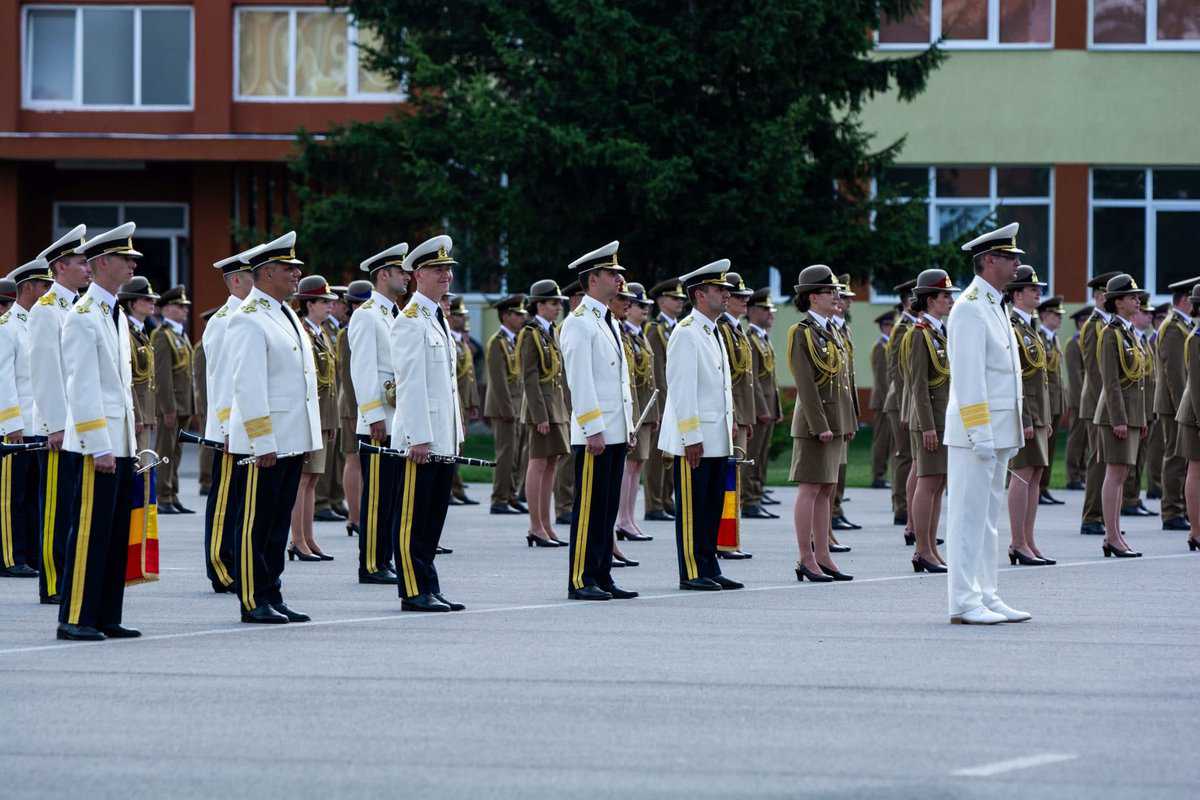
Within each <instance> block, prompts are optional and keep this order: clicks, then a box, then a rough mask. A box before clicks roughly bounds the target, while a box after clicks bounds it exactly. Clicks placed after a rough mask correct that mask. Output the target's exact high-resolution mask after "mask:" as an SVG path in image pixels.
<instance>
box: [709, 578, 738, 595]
mask: <svg viewBox="0 0 1200 800" xmlns="http://www.w3.org/2000/svg"><path fill="white" fill-rule="evenodd" d="M709 580H710V581H714V582H716V583H717V584H719V585H720V587H721V588H722V589H729V590H730V591H732V590H734V589H745V588H746V584H744V583H742V582H741V581H735V580H734V579H733V578H726V577H725V576H724V575H714V576H712V577H711V578H709Z"/></svg>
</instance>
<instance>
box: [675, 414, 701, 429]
mask: <svg viewBox="0 0 1200 800" xmlns="http://www.w3.org/2000/svg"><path fill="white" fill-rule="evenodd" d="M699 427H700V418H699V417H688V418H687V419H681V420H679V432H680V433H691V432H692V431H694V430H696V429H697V428H699Z"/></svg>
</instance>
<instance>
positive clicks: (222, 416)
mask: <svg viewBox="0 0 1200 800" xmlns="http://www.w3.org/2000/svg"><path fill="white" fill-rule="evenodd" d="M230 410H231V409H228V408H222V409H220V410H219V411H217V419H218V420H219V421H221V422H229V412H230Z"/></svg>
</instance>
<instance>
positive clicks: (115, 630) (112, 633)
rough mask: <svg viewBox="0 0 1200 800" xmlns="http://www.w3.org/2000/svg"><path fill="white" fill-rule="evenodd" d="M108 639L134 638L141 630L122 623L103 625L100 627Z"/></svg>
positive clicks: (140, 633) (139, 634)
mask: <svg viewBox="0 0 1200 800" xmlns="http://www.w3.org/2000/svg"><path fill="white" fill-rule="evenodd" d="M100 632H101V633H103V634H104V635H105V636H106V637H108V638H109V639H136V638H138V637H139V636H141V635H142V632H141V631H139V630H138V629H136V628H126V627H125V626H124V625H105V626H104V627H102V628H100Z"/></svg>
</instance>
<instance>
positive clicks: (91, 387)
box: [58, 222, 142, 641]
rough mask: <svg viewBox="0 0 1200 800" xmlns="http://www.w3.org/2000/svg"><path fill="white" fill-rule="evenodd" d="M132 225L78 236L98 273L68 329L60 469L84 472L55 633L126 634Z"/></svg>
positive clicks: (129, 631)
mask: <svg viewBox="0 0 1200 800" xmlns="http://www.w3.org/2000/svg"><path fill="white" fill-rule="evenodd" d="M134 230H135V226H134V224H133V223H132V222H127V223H125V224H124V225H121V226H120V227H117V228H114V229H113V230H111V231H108V232H107V233H102V234H100V235H99V236H96V237H94V238H92V239H89V240H88V241H86V242H84V243H83V244H82V245H80V246H79V247H78V248H77V250H76V252H77V253H78V254H79V255H81V256H83V257H85V258H86V259H87V261H88V264H89V265H90V266H91V271H92V282H91V285H90V286H89V287H88V290H87V292H86V293H85V294H84V295H83V297H81V298H80V299H79V302H78V303H76V304H75V306H74V308H72V309H71V313H70V314H68V315H67V319H66V321H65V322H64V323H63V331H62V359H63V374H64V375H65V376H66V398H67V416H66V426H65V427H66V438H65V439H64V440H63V455H64V468H67V469H70V470H71V471H72V472H74V473H75V474H76V475H77V476H78V478H77V480H76V485H77V486H78V487H79V493H78V500H77V506H78V511H77V513H76V520H77V521H78V524H77V525H76V526H75V527H74V529H73V530H72V531H71V535H70V536H69V537H68V539H67V559H66V562H65V563H64V565H63V586H62V590H63V594H62V604H61V605H60V606H59V609H58V638H59V639H82V640H90V641H98V640H102V639H107V638H112V639H130V638H136V637H138V636H141V635H142V634H141V632H139V631H137V630H134V629H133V628H127V627H125V626H124V625H122V624H121V612H122V608H123V606H124V602H125V564H126V561H127V560H128V557H129V552H128V551H129V516H130V514H131V512H132V505H133V503H132V499H133V471H134V469H135V467H136V463H137V453H136V447H137V439H136V436H135V434H134V432H133V426H134V414H133V391H132V388H133V376H132V373H131V370H130V354H129V325H128V322H127V321H126V319H125V312H124V311H122V310H121V307H120V304H119V303H118V302H117V291H118V290H119V289H120V288H121V286H122V285H123V284H125V283H127V282H128V281H129V279H130V278H131V277H133V270H134V268H135V267H136V266H137V262H136V261H135V260H134V259H136V258H139V257H141V253H139V252H138V251H137V250H135V249H133V232H134Z"/></svg>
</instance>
